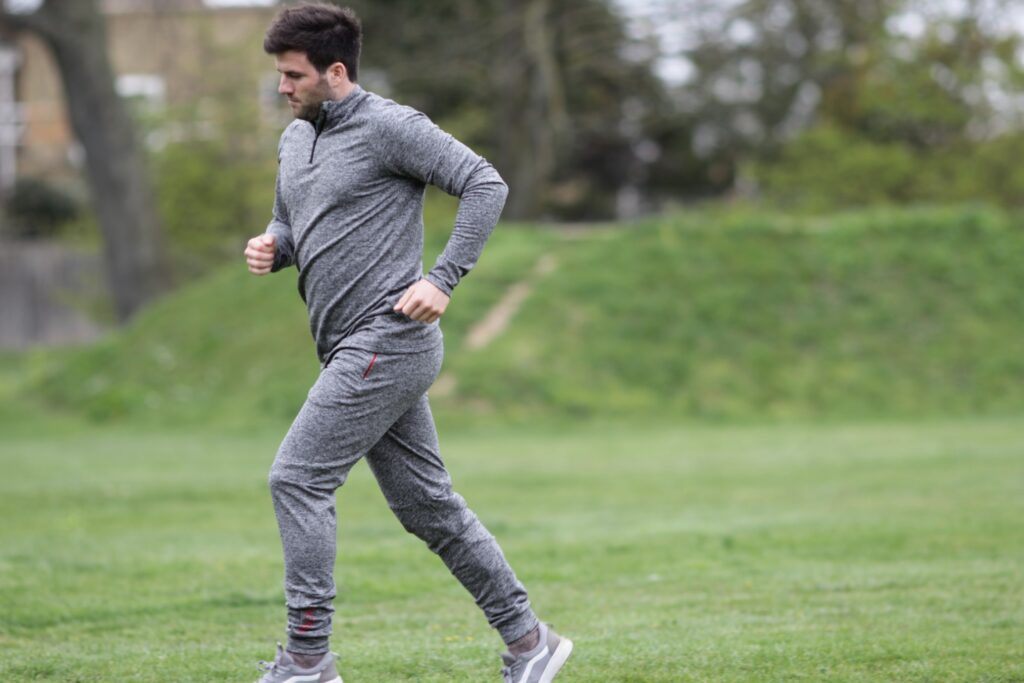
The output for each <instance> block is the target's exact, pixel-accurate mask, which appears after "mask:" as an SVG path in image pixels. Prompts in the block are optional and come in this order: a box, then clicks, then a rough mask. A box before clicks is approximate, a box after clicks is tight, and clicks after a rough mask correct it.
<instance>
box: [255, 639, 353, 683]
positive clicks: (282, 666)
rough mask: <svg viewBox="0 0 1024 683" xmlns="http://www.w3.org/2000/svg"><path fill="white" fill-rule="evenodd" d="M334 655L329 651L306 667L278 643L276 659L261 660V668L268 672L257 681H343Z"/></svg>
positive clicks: (263, 682) (307, 682)
mask: <svg viewBox="0 0 1024 683" xmlns="http://www.w3.org/2000/svg"><path fill="white" fill-rule="evenodd" d="M334 657H335V655H334V653H333V652H327V653H325V654H324V656H323V657H322V658H321V659H320V661H319V662H317V663H316V664H314V665H313V666H311V667H309V668H305V669H304V668H302V667H300V666H299V665H298V664H296V663H295V660H294V659H293V658H292V656H291V655H290V654H288V653H287V652H285V650H284V648H283V647H281V643H278V644H277V657H275V658H274V661H272V662H260V668H261V669H262V670H263V671H265V672H266V673H264V674H263V678H261V679H260V680H258V681H256V683H342V681H341V676H339V675H338V670H337V668H335V666H334Z"/></svg>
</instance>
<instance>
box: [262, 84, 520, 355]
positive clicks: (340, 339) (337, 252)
mask: <svg viewBox="0 0 1024 683" xmlns="http://www.w3.org/2000/svg"><path fill="white" fill-rule="evenodd" d="M278 161H279V168H278V176H277V190H276V196H275V201H274V218H273V220H272V221H271V222H270V225H269V226H267V232H268V233H270V234H272V235H274V236H275V237H276V239H277V254H276V257H275V260H274V266H273V270H274V271H277V270H280V269H282V268H285V267H287V266H290V265H295V266H297V267H298V270H299V294H300V296H302V299H303V301H305V302H306V306H307V308H308V309H309V324H310V331H311V332H312V334H313V339H314V340H315V341H316V350H317V355H318V357H319V358H320V361H321V363H322V364H324V365H326V364H327V363H328V362H329V361H330V359H331V357H332V356H333V354H334V353H336V352H337V351H338V350H339V349H341V348H358V349H364V350H368V351H388V352H392V353H411V352H417V351H423V350H426V349H429V348H431V347H433V346H436V345H437V344H438V343H439V342H440V341H441V330H440V327H439V326H438V324H437V323H433V324H430V325H427V324H424V323H420V322H416V321H414V320H412V319H410V318H408V317H406V316H404V315H401V314H398V313H395V312H394V311H393V308H394V306H395V304H396V303H397V302H398V299H399V298H400V297H401V296H402V294H403V293H404V292H405V290H406V289H408V288H409V287H410V286H412V285H413V284H414V283H416V282H417V281H419V280H420V278H422V277H424V276H423V264H422V258H423V196H424V191H425V189H426V185H427V183H430V184H433V185H436V186H438V187H440V188H441V189H442V190H444V191H445V192H448V193H449V194H451V195H454V196H457V197H459V198H460V203H459V210H458V213H457V215H456V218H455V227H454V229H453V231H452V235H451V238H450V239H449V241H448V244H447V246H446V247H445V249H444V252H443V253H442V254H441V256H440V257H439V258H438V259H437V262H436V263H435V264H434V267H433V268H431V269H430V271H429V272H428V273H427V274H426V278H427V279H428V280H429V281H430V282H432V283H433V284H435V285H436V286H437V287H439V288H440V289H441V290H442V291H444V292H445V293H446V294H449V295H450V294H451V292H452V290H453V289H454V288H455V286H456V285H457V284H458V283H459V280H460V279H461V278H462V277H463V276H464V275H465V274H466V273H468V272H469V271H470V270H471V269H472V268H473V266H474V265H476V262H477V259H478V258H479V257H480V252H481V251H482V250H483V246H484V243H485V242H486V241H487V237H488V236H489V235H490V233H491V231H492V230H493V229H494V225H495V224H496V223H497V221H498V217H499V216H500V214H501V209H502V207H503V206H504V204H505V197H506V195H507V193H508V187H507V186H506V185H505V183H504V182H503V181H502V179H501V177H500V176H499V175H498V173H497V171H495V170H494V167H493V166H491V165H490V164H489V163H488V162H487V161H486V160H485V159H483V158H482V157H480V156H479V155H477V154H475V153H474V152H473V151H472V150H470V149H469V148H468V147H466V146H465V145H463V144H462V143H460V142H459V141H458V140H456V139H455V138H453V137H452V136H451V135H448V134H447V133H445V132H444V131H442V130H441V129H440V128H438V127H437V126H436V125H434V124H433V123H432V122H431V121H430V119H428V118H427V117H426V116H425V115H424V114H422V113H420V112H418V111H416V110H415V109H411V108H409V107H405V106H402V105H399V104H396V103H395V102H392V101H391V100H388V99H384V98H382V97H380V96H378V95H375V94H373V93H370V92H367V91H365V90H363V89H362V88H361V87H359V86H356V88H355V90H353V91H352V92H351V93H350V94H349V95H348V96H347V97H345V98H344V99H343V100H340V101H327V102H324V104H323V105H322V107H321V111H320V117H319V118H318V120H317V121H316V122H312V123H311V122H309V121H305V120H300V119H296V120H295V121H293V122H292V123H291V124H290V125H289V126H288V127H287V128H286V129H285V131H284V133H283V134H282V135H281V142H280V146H279V148H278Z"/></svg>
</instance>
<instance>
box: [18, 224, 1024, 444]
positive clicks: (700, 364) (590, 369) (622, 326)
mask: <svg viewBox="0 0 1024 683" xmlns="http://www.w3.org/2000/svg"><path fill="white" fill-rule="evenodd" d="M492 239H493V243H492V244H491V245H490V246H489V248H488V250H487V251H486V252H485V254H484V256H483V258H482V259H481V262H480V264H479V266H478V267H477V269H476V270H474V272H473V273H472V274H471V275H470V276H469V278H468V279H467V281H466V282H465V283H463V285H461V286H460V288H459V289H458V290H457V291H456V293H455V297H454V298H453V304H452V306H451V309H450V314H449V315H446V316H445V321H444V325H443V327H444V331H445V337H446V341H447V343H446V348H447V351H448V358H447V360H446V362H445V370H444V372H445V373H446V374H447V375H448V376H449V380H448V383H449V385H450V386H449V389H448V393H445V392H442V391H441V390H440V389H439V388H438V387H435V390H433V391H432V392H431V401H432V403H433V405H434V406H435V409H436V410H437V411H438V412H439V413H443V414H445V415H446V416H449V417H450V416H452V415H455V416H461V417H459V418H458V419H469V420H472V419H476V418H478V417H481V416H486V415H494V416H501V418H502V419H513V418H517V417H518V418H521V419H532V418H535V417H540V416H554V417H558V416H562V417H568V416H575V417H580V416H594V417H601V416H613V415H614V416H623V415H632V416H636V417H645V416H648V417H658V416H660V417H673V418H683V417H688V418H713V419H764V418H798V419H806V418H850V417H880V416H887V415H888V416H893V415H900V416H911V415H949V414H958V413H959V414H980V413H1000V412H1002V413H1011V412H1013V411H1019V410H1020V409H1021V408H1022V407H1024V356H1022V355H1021V354H1020V352H1019V348H1018V347H1019V343H1018V340H1019V339H1021V338H1022V337H1024V303H1022V300H1021V297H1020V291H1021V290H1022V288H1024V266H1022V263H1024V260H1022V259H1021V254H1022V253H1024V230H1022V229H1021V226H1020V223H1019V222H1018V221H1016V220H1014V219H1012V218H1011V217H1009V216H1008V215H1006V214H1004V213H1002V212H999V211H994V210H989V209H981V208H970V207H967V208H964V207H961V208H950V209H916V210H905V209H900V210H896V209H876V210H872V211H861V212H855V213H848V214H837V215H835V216H833V217H830V218H814V217H802V218H799V217H793V216H787V215H781V214H767V213H765V212H764V211H763V210H741V209H735V210H731V211H728V212H720V211H708V212H700V213H691V214H687V215H678V216H675V217H669V218H663V219H658V220H652V221H648V222H644V223H640V224H636V225H632V226H630V227H629V228H628V229H617V230H606V231H591V232H584V233H579V232H568V233H565V234H562V233H559V232H554V231H550V230H544V231H537V230H535V229H531V228H528V227H520V228H516V227H512V226H507V225H503V226H499V229H498V230H497V231H496V232H495V234H494V236H493V238H492ZM542 254H549V255H551V256H553V257H554V258H555V260H556V264H557V265H556V268H555V269H554V271H553V272H551V273H550V274H547V275H544V276H539V275H537V274H536V271H535V270H534V268H535V264H536V263H537V260H538V259H539V258H540V256H541V255H542ZM282 278H284V279H285V280H291V279H293V278H294V271H291V270H290V271H288V272H287V273H284V274H280V275H275V276H273V277H268V278H259V279H256V278H252V277H251V276H250V275H248V274H247V273H246V272H245V269H244V266H242V265H241V264H237V265H235V266H231V267H229V268H227V269H225V270H223V271H220V272H218V273H216V274H214V275H213V276H212V277H210V278H208V279H205V280H202V281H199V282H196V283H194V284H193V285H191V286H189V287H186V288H184V289H183V290H182V291H181V292H180V293H177V294H175V295H173V296H171V297H168V298H167V299H166V300H165V301H163V302H161V303H159V304H158V305H156V306H154V307H152V308H151V309H150V310H147V311H146V312H145V313H144V314H143V315H141V316H140V317H139V318H138V320H137V321H136V322H134V323H133V324H131V325H129V326H128V327H127V328H125V329H124V330H122V331H119V332H118V333H117V334H115V335H113V336H112V337H110V338H109V339H107V340H106V341H105V342H104V343H102V344H100V345H99V346H96V347H93V348H88V349H82V350H76V351H63V352H61V353H59V354H53V355H51V356H48V357H46V358H45V362H40V363H39V364H37V365H36V367H37V369H38V370H39V374H38V375H37V376H35V377H34V378H33V379H32V380H31V381H30V382H29V383H28V386H26V387H25V388H24V389H23V390H22V391H21V392H20V394H19V395H20V396H22V398H23V399H24V400H26V401H30V402H31V401H41V402H43V403H44V404H46V405H47V406H49V408H50V409H51V410H67V411H71V412H74V413H77V414H83V413H84V414H87V415H89V416H91V417H92V418H94V419H97V420H110V419H116V418H122V417H131V418H133V419H134V418H143V419H150V420H156V421H161V420H163V421H169V422H178V421H184V422H188V423H201V422H210V421H215V422H217V423H219V424H227V423H230V422H236V423H238V424H246V423H249V424H251V423H252V420H253V418H254V416H262V417H264V418H265V419H268V420H281V421H286V420H288V419H290V418H291V416H292V415H294V413H295V411H296V410H297V409H298V407H299V405H301V402H302V400H303V399H304V397H305V394H306V392H307V390H308V387H309V384H310V382H311V381H312V380H313V378H314V377H315V375H316V371H317V365H316V360H315V358H314V355H313V351H312V342H311V339H310V336H309V332H308V326H307V325H306V322H305V315H304V310H303V307H302V304H301V301H299V299H298V297H296V296H295V292H294V288H293V287H292V286H289V285H288V284H287V282H282ZM524 280H525V281H529V282H531V283H532V285H533V292H532V294H531V295H530V296H529V297H528V298H527V299H526V301H525V303H524V305H523V307H522V309H521V310H520V311H519V312H518V314H517V315H516V316H515V317H514V318H513V319H512V322H511V325H510V326H509V327H508V329H507V330H506V331H505V332H504V334H502V335H501V336H499V337H498V338H497V339H496V340H495V341H494V342H493V343H492V344H491V345H489V346H487V347H486V348H483V349H480V350H473V349H469V348H468V347H466V346H465V345H464V341H465V339H466V334H467V332H468V330H469V328H470V327H471V326H472V325H473V324H474V323H476V322H478V321H479V320H481V319H482V318H483V317H484V314H485V312H486V311H487V310H489V309H490V308H491V307H492V306H493V305H494V304H495V303H496V302H497V301H498V300H500V298H501V297H502V296H503V295H504V294H505V292H506V291H507V290H508V287H509V286H510V285H511V284H513V283H515V282H518V281H524ZM243 331H244V333H243ZM254 359H257V360H256V361H255V362H254ZM259 359H262V360H259Z"/></svg>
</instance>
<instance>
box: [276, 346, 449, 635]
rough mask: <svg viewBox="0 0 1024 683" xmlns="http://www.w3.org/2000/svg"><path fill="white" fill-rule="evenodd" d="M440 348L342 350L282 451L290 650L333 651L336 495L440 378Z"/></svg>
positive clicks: (279, 505) (280, 516)
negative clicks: (402, 351)
mask: <svg viewBox="0 0 1024 683" xmlns="http://www.w3.org/2000/svg"><path fill="white" fill-rule="evenodd" d="M442 356H443V350H442V349H441V347H440V346H438V347H437V348H435V349H432V350H430V351H426V352H423V353H418V354H402V355H399V354H395V355H384V354H380V355H379V356H378V355H377V354H372V353H369V352H365V351H359V350H343V351H342V352H340V353H338V354H337V355H336V356H335V357H334V358H333V359H332V360H331V363H330V365H329V366H328V367H326V368H325V369H324V370H323V371H322V372H321V373H320V377H319V378H318V379H317V381H316V383H315V384H314V385H313V388H312V389H310V392H309V396H308V398H307V399H306V402H305V404H304V405H303V406H302V409H301V410H300V411H299V414H298V416H297V417H296V418H295V422H294V423H293V424H292V426H291V428H290V429H289V431H288V434H287V435H286V436H285V438H284V441H283V442H282V444H281V447H280V449H279V450H278V454H277V458H276V459H275V461H274V466H273V468H272V469H271V471H270V489H271V493H272V497H273V501H274V511H275V513H276V514H277V521H278V527H279V529H280V532H281V543H282V545H283V547H284V563H285V597H286V601H287V604H288V650H289V651H290V652H293V653H296V654H298V655H319V654H322V653H324V652H327V650H328V638H329V636H330V633H331V614H332V613H333V611H334V610H333V608H332V606H331V605H332V602H333V600H334V597H335V593H336V591H335V585H334V560H335V542H336V521H335V509H334V492H335V490H336V489H337V488H338V487H340V486H341V485H342V484H343V483H344V482H345V479H346V478H347V476H348V472H349V470H350V469H351V468H352V466H353V465H354V464H355V463H356V462H357V461H358V460H359V458H360V457H362V456H363V455H364V454H365V453H366V452H367V450H368V449H369V448H370V447H371V446H372V445H373V444H374V443H375V442H377V440H378V439H380V437H381V436H382V435H383V434H384V433H385V432H386V431H387V429H388V427H390V426H391V424H392V423H394V421H395V420H396V419H398V418H399V417H400V416H401V415H402V414H403V413H405V412H406V411H407V410H408V408H409V406H411V405H412V404H413V403H415V402H416V401H417V400H418V398H419V397H421V396H422V395H423V393H424V392H425V391H426V390H427V388H428V387H429V386H430V384H431V383H433V381H434V378H435V377H436V376H437V373H438V370H439V369H440V365H441V358H442Z"/></svg>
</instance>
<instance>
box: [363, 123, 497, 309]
mask: <svg viewBox="0 0 1024 683" xmlns="http://www.w3.org/2000/svg"><path fill="white" fill-rule="evenodd" d="M379 124H380V126H381V130H380V135H379V136H378V140H380V141H381V142H380V144H381V145H382V146H383V150H382V153H383V157H384V162H385V164H386V165H387V166H388V168H390V169H391V170H392V171H393V172H395V173H399V174H401V175H406V176H410V177H413V178H416V179H418V180H421V181H423V182H425V183H431V184H433V185H436V186H437V187H439V188H441V189H442V190H444V191H445V192H447V193H448V194H451V195H454V196H456V197H459V200H460V201H459V210H458V212H457V214H456V216H455V226H454V228H453V229H452V234H451V237H449V239H448V244H447V245H446V246H445V249H444V251H443V252H442V253H441V255H440V256H439V257H438V259H437V261H436V263H435V264H434V267H433V268H431V269H430V271H429V272H428V273H427V274H426V275H425V276H424V281H425V282H424V281H420V282H419V283H417V284H416V285H414V286H413V287H412V288H410V290H409V291H407V292H406V293H405V295H403V297H402V298H401V299H400V300H399V302H398V305H396V307H395V310H400V311H401V312H403V313H405V314H406V315H409V317H412V318H413V319H416V320H422V321H424V322H433V321H434V320H436V319H437V318H438V317H440V315H441V313H443V312H444V307H445V306H447V303H448V298H449V297H450V296H451V293H452V290H454V289H455V287H456V285H458V284H459V281H460V280H461V279H462V278H463V277H464V276H465V275H466V273H468V272H469V271H470V270H472V269H473V266H475V265H476V262H477V260H478V259H479V258H480V254H481V252H482V251H483V248H484V244H485V243H486V242H487V238H488V237H489V236H490V234H491V231H492V230H494V226H495V225H496V224H497V222H498V218H499V216H500V215H501V210H502V208H504V206H505V198H506V196H507V195H508V186H507V185H506V184H505V182H504V181H503V180H502V179H501V176H500V175H498V172H497V171H496V170H495V169H494V167H493V166H491V164H490V163H488V162H487V160H486V159H484V158H483V157H481V156H479V155H478V154H476V153H475V152H473V151H472V150H471V149H469V148H468V147H466V145H464V144H462V143H461V142H459V141H458V140H456V139H455V138H453V137H452V136H451V135H449V134H447V133H445V132H444V131H442V130H441V129H440V128H438V127H437V126H436V125H434V123H432V122H431V121H430V119H428V118H427V117H426V116H425V115H423V114H421V113H419V112H417V111H415V110H413V109H409V108H408V107H396V108H395V110H394V111H393V112H389V116H387V117H386V118H384V119H383V120H381V121H380V122H379ZM439 307H440V310H437V309H438V308H439Z"/></svg>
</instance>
